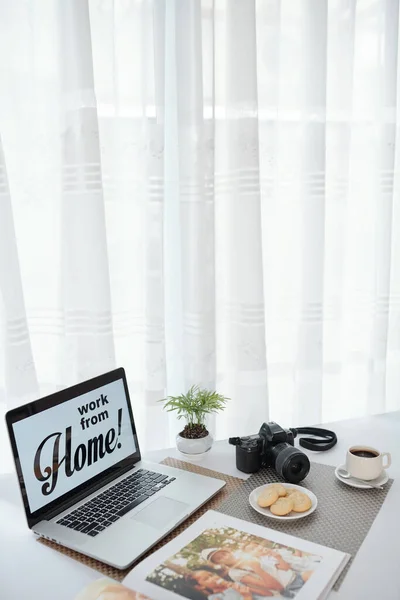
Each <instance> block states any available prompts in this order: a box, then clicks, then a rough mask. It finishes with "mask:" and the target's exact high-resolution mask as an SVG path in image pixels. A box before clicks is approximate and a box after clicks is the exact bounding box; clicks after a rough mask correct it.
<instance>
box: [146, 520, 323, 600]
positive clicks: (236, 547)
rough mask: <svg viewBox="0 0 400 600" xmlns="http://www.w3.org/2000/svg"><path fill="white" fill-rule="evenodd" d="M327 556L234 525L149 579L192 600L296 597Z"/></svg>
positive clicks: (209, 535)
mask: <svg viewBox="0 0 400 600" xmlns="http://www.w3.org/2000/svg"><path fill="white" fill-rule="evenodd" d="M320 561H321V557H319V556H316V555H314V554H308V553H306V552H301V551H300V550H297V549H296V548H289V547H288V546H282V545H280V544H276V543H274V542H271V541H269V540H266V539H263V538H260V537H257V536H255V535H251V534H250V533H245V532H243V531H238V530H237V529H233V528H231V527H223V528H218V529H209V530H206V531H204V532H203V533H202V534H201V535H200V536H199V537H197V538H196V539H194V540H193V541H192V542H191V543H190V544H188V545H187V546H185V547H184V548H182V550H181V551H180V552H178V553H177V554H175V555H174V556H172V557H171V558H169V559H168V560H166V561H164V562H163V563H162V564H161V565H159V566H158V567H156V569H155V570H154V571H153V572H152V573H151V574H150V575H148V576H147V581H149V582H151V583H153V584H155V585H158V586H160V587H162V588H165V589H168V590H170V591H172V592H175V593H176V594H179V595H181V596H183V597H184V598H189V599H190V600H262V599H263V598H271V597H272V598H282V599H283V598H295V597H296V595H297V593H298V592H299V591H300V590H301V589H302V587H303V586H304V585H305V584H306V582H307V581H308V580H309V579H310V577H311V576H312V574H313V572H314V571H315V569H316V568H317V567H318V564H319V563H320Z"/></svg>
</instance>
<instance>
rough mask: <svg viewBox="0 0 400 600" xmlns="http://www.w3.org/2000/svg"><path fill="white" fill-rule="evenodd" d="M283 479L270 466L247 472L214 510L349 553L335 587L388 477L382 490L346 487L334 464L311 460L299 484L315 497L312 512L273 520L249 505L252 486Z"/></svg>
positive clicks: (381, 497) (386, 488) (371, 517)
mask: <svg viewBox="0 0 400 600" xmlns="http://www.w3.org/2000/svg"><path fill="white" fill-rule="evenodd" d="M274 481H283V479H282V478H281V477H279V476H278V475H276V473H275V471H273V470H272V469H261V471H259V472H258V473H254V475H251V476H250V477H249V479H247V481H245V482H244V484H243V485H242V486H240V487H239V488H238V489H237V490H236V491H235V492H234V493H233V494H231V495H230V496H229V497H228V498H227V499H226V500H225V502H223V503H222V504H221V505H220V506H219V507H218V508H217V510H218V511H219V512H222V513H224V514H226V515H230V516H232V517H237V518H239V519H244V520H246V521H251V522H252V523H257V525H263V526H264V527H269V528H271V529H276V530H278V531H283V532H285V533H288V534H290V535H294V536H296V537H299V538H303V539H305V540H308V541H310V542H315V543H316V544H322V545H323V546H329V547H330V548H335V549H336V550H341V551H342V552H347V553H348V554H350V555H351V557H352V558H351V559H350V561H349V562H348V564H347V566H346V568H345V569H344V571H343V572H342V574H341V576H340V577H339V579H338V580H337V581H336V583H335V586H334V589H336V590H338V589H339V587H340V585H341V584H342V582H343V579H344V577H345V575H346V573H347V571H348V569H349V567H350V564H351V560H352V559H353V558H354V556H355V555H356V554H357V551H358V549H359V547H360V546H361V544H362V542H363V541H364V539H365V537H366V535H367V533H368V531H369V530H370V527H371V525H372V523H373V522H374V519H375V517H376V515H377V514H378V512H379V509H380V508H381V506H382V504H383V502H384V500H385V498H386V496H387V493H388V491H389V490H390V487H391V485H392V483H393V480H392V479H389V481H388V482H387V484H386V485H385V486H384V488H383V489H382V490H378V489H369V490H360V489H355V488H352V487H349V486H348V485H345V484H344V483H341V482H340V481H338V480H337V479H336V477H335V467H330V466H328V465H320V464H318V463H312V465H311V470H310V473H309V475H308V476H307V477H306V479H305V480H304V481H302V482H301V484H300V485H302V486H304V487H305V488H308V489H309V490H311V491H312V492H314V494H315V495H316V496H317V498H318V507H317V509H316V511H315V512H314V513H312V514H311V515H310V516H308V517H304V518H303V519H298V520H297V521H286V522H285V521H275V520H274V519H269V518H268V517H264V516H263V515H260V514H259V513H258V512H256V511H255V510H254V509H253V508H251V506H250V504H249V495H250V492H251V491H252V490H254V488H256V487H258V486H260V485H264V484H265V483H273V482H274Z"/></svg>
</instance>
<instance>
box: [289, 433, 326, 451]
mask: <svg viewBox="0 0 400 600" xmlns="http://www.w3.org/2000/svg"><path fill="white" fill-rule="evenodd" d="M291 431H293V433H294V434H295V435H296V434H300V435H302V434H303V433H305V434H309V435H312V436H315V437H302V438H300V439H299V444H300V446H302V447H303V448H306V449H307V450H313V451H314V452H325V450H330V449H331V448H333V446H335V444H336V443H337V437H336V433H335V432H334V431H329V429H321V428H320V427H296V428H291Z"/></svg>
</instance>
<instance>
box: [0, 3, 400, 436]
mask: <svg viewBox="0 0 400 600" xmlns="http://www.w3.org/2000/svg"><path fill="white" fill-rule="evenodd" d="M398 56H399V3H398V1H397V0H393V1H389V0H388V1H383V0H358V1H356V0H296V1H295V2H294V1H293V0H258V1H256V0H225V1H222V0H201V1H200V0H168V1H165V0H154V1H153V2H151V1H146V0H144V1H140V0H68V2H66V1H64V0H58V1H54V2H53V1H50V0H13V2H9V1H8V0H0V135H1V140H2V151H1V153H0V334H1V336H2V337H1V343H0V394H1V396H0V401H2V402H3V406H5V404H6V403H7V405H9V406H14V405H16V404H18V403H21V402H24V401H27V400H29V399H31V398H35V397H37V396H38V395H44V394H47V393H50V392H52V391H54V390H56V389H59V388H60V387H64V386H67V385H70V384H72V383H75V382H77V381H80V380H83V379H85V378H88V377H90V376H93V375H95V374H97V373H99V372H102V371H105V370H107V369H111V368H113V367H114V366H119V365H123V366H125V368H126V370H127V375H128V379H129V385H130V390H131V395H132V403H133V407H134V413H135V415H136V419H137V421H138V429H139V433H140V437H139V439H140V441H141V443H142V444H143V445H144V446H146V447H147V448H151V447H156V446H165V445H167V444H169V443H171V442H172V436H173V434H174V433H175V432H176V431H177V424H176V423H175V422H174V421H173V420H170V419H169V418H168V417H167V416H166V415H165V414H164V413H163V412H162V409H161V406H160V404H159V403H158V400H159V399H160V398H162V397H164V396H165V394H166V393H175V392H180V391H182V390H185V389H186V388H187V387H189V386H190V385H191V384H193V383H199V384H203V385H206V386H211V387H216V388H217V389H218V390H219V391H221V392H223V393H225V394H226V395H228V396H230V397H231V398H232V400H231V402H230V403H229V407H228V408H227V409H226V411H225V413H224V415H223V416H221V417H218V418H217V419H215V420H214V421H213V422H212V423H211V424H210V426H211V428H212V429H213V431H214V432H215V433H216V435H217V436H219V437H224V436H226V435H228V434H230V435H234V434H244V433H251V432H253V431H256V430H257V429H258V426H259V424H260V423H261V422H262V421H263V420H264V419H266V418H268V417H270V418H273V419H275V420H277V421H279V422H282V424H284V425H287V426H289V425H302V424H312V423H316V422H321V421H324V420H325V421H326V420H333V419H340V418H346V417H352V416H361V415H365V414H369V413H376V412H383V411H387V410H394V409H398V408H400V199H399V158H400V157H399V148H400V146H399V137H398V136H399V127H398V123H399V115H400V111H399V100H398V82H399V73H400V66H399V64H398ZM1 399H2V400H1Z"/></svg>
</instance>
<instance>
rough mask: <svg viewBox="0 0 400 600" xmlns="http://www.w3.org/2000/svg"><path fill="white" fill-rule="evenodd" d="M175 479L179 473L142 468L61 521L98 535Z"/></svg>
mask: <svg viewBox="0 0 400 600" xmlns="http://www.w3.org/2000/svg"><path fill="white" fill-rule="evenodd" d="M172 481H175V477H168V476H167V475H162V474H161V473H155V472H154V471H146V470H145V469H139V471H135V473H133V474H132V475H129V477H126V478H125V479H123V480H122V481H120V482H119V483H117V484H115V485H113V486H112V487H110V488H108V489H107V490H105V491H104V492H102V493H101V494H99V495H98V496H96V497H95V498H93V499H92V500H89V502H86V504H82V506H79V508H76V509H75V510H74V511H72V512H71V513H69V514H68V515H65V516H64V517H62V519H60V520H59V521H57V523H59V524H60V525H65V526H66V527H69V528H70V529H75V530H76V531H80V532H81V533H86V534H87V535H90V536H91V537H95V536H96V535H98V534H99V533H101V532H102V531H104V529H106V528H107V527H109V526H110V525H112V524H113V523H115V521H118V519H120V518H121V517H123V516H124V515H125V514H126V513H127V512H129V511H130V510H132V509H133V508H135V507H136V506H138V505H139V504H141V503H142V502H144V501H145V500H147V499H148V498H150V496H153V494H155V493H156V492H158V491H159V490H162V489H163V488H164V487H165V486H166V485H168V484H169V483H171V482H172Z"/></svg>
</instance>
